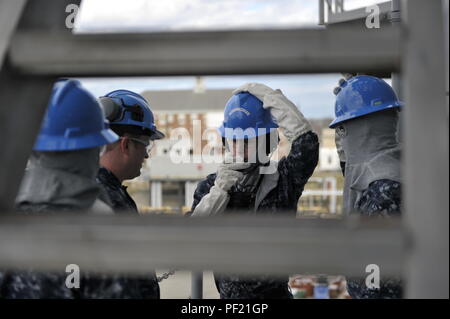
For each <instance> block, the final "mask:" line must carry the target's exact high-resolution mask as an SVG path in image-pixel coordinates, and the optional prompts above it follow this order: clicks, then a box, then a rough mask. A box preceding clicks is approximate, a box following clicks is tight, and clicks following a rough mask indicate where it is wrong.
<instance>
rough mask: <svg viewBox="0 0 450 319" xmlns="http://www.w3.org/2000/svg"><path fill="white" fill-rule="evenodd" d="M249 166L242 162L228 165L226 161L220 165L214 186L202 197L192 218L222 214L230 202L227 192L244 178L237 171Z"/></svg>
mask: <svg viewBox="0 0 450 319" xmlns="http://www.w3.org/2000/svg"><path fill="white" fill-rule="evenodd" d="M250 165H251V164H250V163H243V162H238V163H228V162H227V160H226V162H225V163H223V164H221V165H220V166H219V169H218V170H217V176H216V180H215V182H214V186H213V187H211V189H210V190H209V193H208V194H207V195H205V196H203V198H202V199H201V201H200V203H198V205H197V206H196V207H195V209H194V212H193V213H192V216H211V215H219V214H221V213H223V211H224V210H225V208H226V207H227V205H228V202H229V200H230V195H229V194H228V191H229V190H230V188H231V187H232V186H233V185H234V184H236V183H237V181H239V180H240V179H241V178H242V177H243V176H244V174H243V173H242V172H239V171H238V170H243V169H246V168H249V167H250Z"/></svg>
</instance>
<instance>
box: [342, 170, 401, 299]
mask: <svg viewBox="0 0 450 319" xmlns="http://www.w3.org/2000/svg"><path fill="white" fill-rule="evenodd" d="M344 167H345V162H341V168H342V172H343V173H345V170H344ZM400 205H401V184H400V183H399V182H396V181H393V180H389V179H381V180H377V181H374V182H372V183H370V185H369V187H368V188H367V189H366V190H364V191H363V192H362V195H361V198H360V199H359V200H358V202H357V203H356V211H357V212H358V213H359V214H361V215H362V216H370V217H381V216H384V217H387V216H400V213H401V211H400ZM347 291H348V293H349V294H350V296H351V297H352V298H355V299H399V298H402V295H403V289H402V281H401V279H400V278H394V277H391V278H381V280H380V289H368V288H367V287H366V283H365V278H363V277H359V278H357V277H350V278H347Z"/></svg>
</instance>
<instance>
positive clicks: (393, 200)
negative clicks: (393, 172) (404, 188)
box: [357, 179, 401, 216]
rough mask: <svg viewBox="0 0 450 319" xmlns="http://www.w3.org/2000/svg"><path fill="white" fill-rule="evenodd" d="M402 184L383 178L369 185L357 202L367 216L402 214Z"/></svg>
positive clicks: (362, 212) (360, 209)
mask: <svg viewBox="0 0 450 319" xmlns="http://www.w3.org/2000/svg"><path fill="white" fill-rule="evenodd" d="M400 204H401V185H400V183H399V182H396V181H392V180H389V179H381V180H378V181H375V182H372V183H371V184H370V185H369V188H367V189H366V190H365V191H364V192H363V194H362V196H361V198H360V199H359V201H358V203H357V207H358V209H359V211H360V212H361V214H363V215H366V216H376V215H381V216H395V215H399V214H400Z"/></svg>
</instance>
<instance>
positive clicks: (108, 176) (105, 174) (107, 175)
mask: <svg viewBox="0 0 450 319" xmlns="http://www.w3.org/2000/svg"><path fill="white" fill-rule="evenodd" d="M98 176H99V178H100V180H102V181H107V182H108V184H110V185H113V186H116V187H118V188H119V187H122V183H121V182H120V180H119V179H118V178H117V177H116V175H114V174H113V172H111V171H110V170H108V169H106V168H104V167H100V169H99V170H98Z"/></svg>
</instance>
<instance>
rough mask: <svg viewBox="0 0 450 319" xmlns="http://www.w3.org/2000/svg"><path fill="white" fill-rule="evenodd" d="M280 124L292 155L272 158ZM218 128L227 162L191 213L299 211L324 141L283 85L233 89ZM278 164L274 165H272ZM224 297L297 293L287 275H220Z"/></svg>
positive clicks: (198, 194)
mask: <svg viewBox="0 0 450 319" xmlns="http://www.w3.org/2000/svg"><path fill="white" fill-rule="evenodd" d="M278 128H280V129H281V130H282V132H283V133H284V135H285V136H286V138H287V140H288V142H290V143H291V150H290V153H289V155H288V156H287V157H283V158H282V159H281V160H280V161H279V162H278V163H277V164H276V165H274V166H272V165H271V162H269V161H268V159H269V158H270V154H271V153H273V151H274V149H275V148H276V147H277V144H278V141H279V139H278V134H277V129H278ZM219 133H220V135H221V136H222V138H223V141H224V145H225V161H224V163H223V164H221V165H220V166H219V168H218V170H217V173H215V174H211V175H208V176H207V177H206V179H205V180H204V181H201V182H200V183H199V184H198V186H197V189H196V191H195V193H194V203H193V205H192V216H213V215H223V214H230V213H236V214H263V213H268V214H288V215H291V216H293V217H294V216H295V214H296V211H297V203H298V200H299V197H300V195H301V194H302V191H303V188H304V186H305V184H306V182H307V181H308V179H309V177H310V176H311V175H312V173H313V171H314V169H315V167H316V165H317V161H318V153H319V143H318V139H317V135H316V134H315V133H314V132H312V130H311V126H310V124H309V122H308V121H307V120H306V119H305V117H304V116H303V114H302V113H301V112H300V110H299V109H298V108H297V107H296V106H295V105H294V103H292V102H291V101H289V100H288V99H287V98H286V97H285V96H284V94H283V93H282V92H281V91H280V90H273V89H271V88H269V87H267V86H266V85H263V84H259V83H248V84H245V85H243V86H241V87H239V88H238V89H237V90H235V91H234V92H233V96H232V97H231V98H230V100H229V101H228V103H227V104H226V106H225V110H224V120H223V123H222V125H221V127H220V128H219ZM268 167H274V170H267V169H266V168H268ZM215 279H216V284H217V287H218V290H219V293H220V297H221V298H224V299H228V298H245V299H261V298H292V295H291V293H290V292H289V289H288V278H287V276H286V277H285V278H283V277H282V276H281V277H280V278H272V277H268V276H261V277H255V276H250V277H241V276H239V275H229V276H228V275H227V276H225V275H220V274H217V273H216V274H215Z"/></svg>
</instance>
